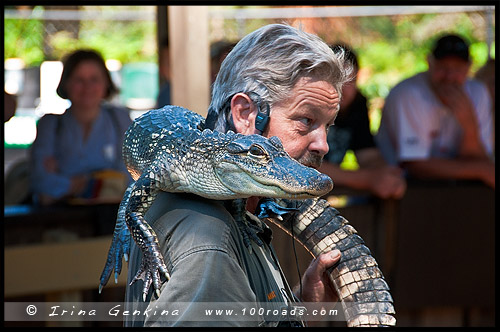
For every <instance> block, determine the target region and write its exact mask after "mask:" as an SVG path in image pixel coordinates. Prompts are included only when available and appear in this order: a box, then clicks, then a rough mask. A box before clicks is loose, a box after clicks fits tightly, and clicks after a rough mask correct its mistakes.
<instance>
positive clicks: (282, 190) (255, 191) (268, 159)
mask: <svg viewBox="0 0 500 332" xmlns="http://www.w3.org/2000/svg"><path fill="white" fill-rule="evenodd" d="M214 163H215V165H214V166H215V173H216V175H217V177H218V178H219V180H220V182H221V183H222V184H223V185H224V186H225V187H226V188H227V189H229V190H230V191H232V192H234V193H236V195H242V196H240V197H241V198H244V197H249V195H248V194H249V193H251V194H252V196H265V197H276V198H293V199H304V198H311V197H318V196H322V195H324V194H326V193H328V192H329V191H330V190H332V188H333V182H332V180H331V179H330V177H329V176H327V175H325V174H322V173H320V172H318V171H317V170H315V169H314V168H311V167H307V166H304V165H302V164H300V163H299V162H297V161H296V160H294V159H293V158H292V157H290V155H289V154H288V153H287V152H286V151H285V150H284V148H283V145H282V143H281V141H280V139H279V138H278V137H276V136H273V137H271V138H265V137H263V136H260V135H249V136H243V135H236V139H234V140H232V141H231V142H230V143H229V144H228V145H226V147H225V149H224V150H223V151H220V153H219V154H218V156H217V157H216V160H215V161H214Z"/></svg>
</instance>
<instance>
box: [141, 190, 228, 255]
mask: <svg viewBox="0 0 500 332" xmlns="http://www.w3.org/2000/svg"><path fill="white" fill-rule="evenodd" d="M146 220H151V224H152V226H153V228H154V229H155V231H156V233H157V235H158V236H159V237H164V238H168V240H169V241H170V242H171V243H170V245H169V247H175V246H177V245H182V244H186V243H192V244H193V245H196V246H198V247H207V248H209V247H214V248H216V247H220V249H224V248H227V247H228V246H230V245H231V242H232V241H233V240H234V238H235V237H236V236H237V228H236V227H235V221H234V219H233V217H232V216H231V214H230V213H229V212H228V211H227V210H226V209H225V208H224V206H223V204H222V203H221V202H220V201H215V200H210V199H205V198H202V197H199V196H196V195H193V194H174V193H166V192H160V193H159V195H158V197H157V198H156V200H155V203H154V204H153V206H152V207H151V208H150V211H148V213H147V215H146Z"/></svg>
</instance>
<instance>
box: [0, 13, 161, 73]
mask: <svg viewBox="0 0 500 332" xmlns="http://www.w3.org/2000/svg"><path fill="white" fill-rule="evenodd" d="M92 9H93V10H95V9H101V10H102V12H103V15H104V14H105V13H106V12H109V11H112V10H120V7H116V6H114V7H113V6H94V7H93V8H92ZM43 10H44V9H43V7H40V6H39V7H35V9H34V11H37V12H39V11H43ZM33 16H35V17H36V16H40V15H33ZM78 30H79V33H78V36H77V37H76V38H75V37H74V36H73V35H72V34H71V33H70V32H68V31H58V32H56V33H52V34H49V35H46V34H45V26H44V22H43V21H42V20H39V19H5V20H4V45H5V49H4V57H5V58H14V57H16V58H22V59H23V60H24V62H25V63H26V65H27V66H28V67H29V66H37V65H40V64H41V63H42V62H43V61H45V60H53V59H62V58H63V56H64V55H66V54H68V53H70V52H71V51H74V50H76V49H80V48H92V49H96V50H98V51H99V52H100V53H101V54H102V55H103V57H104V58H105V59H118V60H120V61H121V62H122V63H130V62H153V63H155V62H157V59H158V55H157V45H156V22H155V21H113V20H101V19H99V20H82V21H80V25H79V29H78ZM44 35H45V36H46V37H45V38H46V41H45V42H46V43H47V46H49V47H50V48H51V49H52V52H51V54H46V55H44V53H43V49H44V40H43V38H44Z"/></svg>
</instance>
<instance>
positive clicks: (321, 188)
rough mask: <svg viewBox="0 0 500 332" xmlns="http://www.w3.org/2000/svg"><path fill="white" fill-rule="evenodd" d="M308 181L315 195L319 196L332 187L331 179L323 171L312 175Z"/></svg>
mask: <svg viewBox="0 0 500 332" xmlns="http://www.w3.org/2000/svg"><path fill="white" fill-rule="evenodd" d="M308 180H309V181H310V187H311V189H312V190H313V191H315V195H317V196H321V195H325V194H327V193H328V192H330V191H331V190H332V189H333V181H332V179H331V178H330V177H329V176H328V175H326V174H323V173H320V174H318V175H316V176H312V177H310V178H309V179H308Z"/></svg>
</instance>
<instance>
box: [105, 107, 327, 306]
mask: <svg viewBox="0 0 500 332" xmlns="http://www.w3.org/2000/svg"><path fill="white" fill-rule="evenodd" d="M203 121H204V120H203V118H202V117H201V116H199V115H198V114H196V113H194V112H191V111H189V110H186V109H184V108H182V107H177V106H166V107H164V108H162V109H158V110H151V111H149V112H147V113H145V114H143V115H142V116H140V117H139V118H137V119H136V120H135V121H134V123H133V124H132V125H131V126H130V127H129V129H128V130H127V132H126V133H125V139H124V143H123V158H124V161H125V165H126V166H127V169H128V170H129V172H130V174H131V175H132V178H133V179H134V180H135V183H134V184H132V185H131V186H130V187H129V189H128V190H127V192H126V193H125V196H124V199H123V201H122V204H121V205H120V211H119V215H118V220H117V226H116V228H117V230H115V233H114V236H113V241H112V243H111V248H110V252H109V254H108V258H107V261H106V265H105V267H104V270H103V273H102V274H101V279H100V285H99V290H101V289H102V287H103V286H104V285H106V283H107V281H108V279H109V277H110V275H111V273H112V271H113V269H114V270H115V279H116V278H117V275H118V274H119V273H120V271H121V256H119V255H120V254H121V253H123V254H124V255H128V252H127V251H124V250H122V249H118V248H119V247H120V246H121V245H122V244H123V243H127V240H126V239H125V238H126V237H127V236H128V234H126V231H125V227H123V224H124V223H126V225H127V227H128V229H129V230H130V234H131V235H132V238H133V240H134V241H135V242H136V244H137V245H138V247H139V248H140V249H141V251H142V254H143V259H142V262H141V268H140V269H139V271H138V272H137V274H136V275H135V277H134V278H133V280H132V282H131V283H133V282H135V281H136V280H138V279H142V280H143V281H144V288H143V295H144V298H145V297H146V294H147V292H148V291H149V287H150V286H151V284H153V287H154V289H155V291H156V292H159V289H160V286H161V277H162V276H164V277H165V278H166V279H167V280H168V278H169V275H168V272H167V268H166V266H165V264H164V261H163V257H162V256H161V253H160V250H159V246H158V240H157V238H156V235H155V233H154V231H153V229H152V228H151V227H150V226H149V224H148V223H147V221H146V220H145V219H144V215H145V213H146V212H147V210H148V209H149V208H150V207H151V205H152V204H153V202H154V199H155V197H156V195H157V194H158V192H159V191H167V192H189V193H193V194H197V195H200V196H202V197H205V198H210V199H218V200H229V199H242V198H248V197H251V196H257V195H265V196H267V197H276V198H294V199H301V198H310V197H315V196H319V195H322V194H326V193H327V192H329V191H330V190H331V189H332V187H333V183H332V181H331V179H330V178H329V177H328V176H326V175H324V174H321V173H319V172H318V171H316V170H315V169H312V168H309V167H306V166H304V165H301V164H300V163H298V162H297V161H295V160H294V159H292V158H291V157H290V156H289V155H288V154H287V153H286V152H285V150H284V148H283V145H282V144H281V141H280V140H279V138H277V137H271V138H269V139H268V138H265V137H262V136H260V135H250V136H244V135H241V134H235V133H233V132H228V133H226V134H222V133H218V132H212V131H210V130H208V129H206V130H203V131H201V130H200V129H201V128H202V127H203V124H204V122H203ZM248 235H249V236H252V233H251V232H250V233H249V234H248ZM245 238H246V241H247V243H248V241H249V239H248V236H247V237H245ZM127 250H128V249H127ZM119 261H120V262H119Z"/></svg>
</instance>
